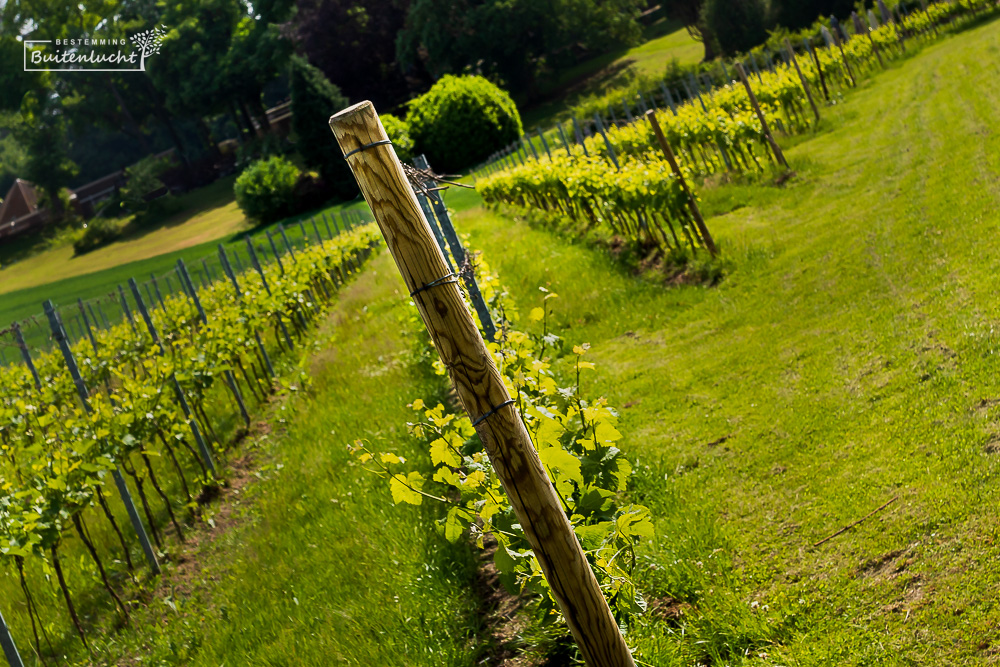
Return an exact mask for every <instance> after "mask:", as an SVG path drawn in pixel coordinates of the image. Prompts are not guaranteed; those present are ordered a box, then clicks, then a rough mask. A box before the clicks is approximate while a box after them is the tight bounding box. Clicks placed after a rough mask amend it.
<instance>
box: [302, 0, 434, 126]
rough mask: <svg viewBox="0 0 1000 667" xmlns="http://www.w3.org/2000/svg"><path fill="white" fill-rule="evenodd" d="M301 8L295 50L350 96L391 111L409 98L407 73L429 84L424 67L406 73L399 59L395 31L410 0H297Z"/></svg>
mask: <svg viewBox="0 0 1000 667" xmlns="http://www.w3.org/2000/svg"><path fill="white" fill-rule="evenodd" d="M296 6H297V10H298V11H297V12H296V13H295V16H294V18H293V19H292V21H291V22H290V24H289V27H290V29H291V32H292V39H293V41H294V42H295V45H296V48H297V49H298V51H299V53H301V54H303V55H304V56H305V57H306V59H307V60H308V61H309V62H310V63H312V64H313V65H315V66H316V67H318V68H319V69H320V70H322V72H323V74H325V75H326V77H327V78H328V79H329V80H330V81H331V82H332V83H333V84H334V85H336V86H337V87H338V88H340V89H341V90H343V91H344V93H345V94H346V95H347V96H348V97H350V98H351V99H368V100H371V101H372V102H373V103H374V104H375V107H376V108H378V109H390V108H392V107H395V106H396V105H398V104H400V103H401V102H404V101H405V100H406V99H407V98H408V97H409V93H410V89H411V88H412V87H413V86H411V85H410V83H409V82H408V76H410V77H411V78H413V79H415V80H414V81H413V83H416V84H419V85H421V87H426V86H427V85H429V83H430V82H429V80H428V79H427V77H426V76H424V75H423V72H422V71H420V70H419V68H410V70H409V71H404V69H403V68H402V67H401V66H400V64H399V63H397V62H396V35H397V34H398V33H399V31H400V30H402V29H403V21H404V19H405V18H406V15H407V12H408V10H409V8H410V0H360V1H358V0H354V1H348V0H298V2H297V3H296ZM412 75H416V76H412Z"/></svg>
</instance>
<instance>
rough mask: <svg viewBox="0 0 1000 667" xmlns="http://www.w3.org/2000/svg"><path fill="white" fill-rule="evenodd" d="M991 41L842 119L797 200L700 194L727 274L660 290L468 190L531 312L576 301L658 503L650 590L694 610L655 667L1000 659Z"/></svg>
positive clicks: (817, 146) (838, 112)
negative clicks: (545, 303) (546, 296)
mask: <svg viewBox="0 0 1000 667" xmlns="http://www.w3.org/2000/svg"><path fill="white" fill-rule="evenodd" d="M998 52H1000V23H997V22H992V23H989V24H987V25H984V26H981V27H978V28H975V29H972V30H969V31H967V32H964V33H962V34H960V35H958V36H957V37H954V38H952V39H949V40H946V41H944V42H942V43H939V44H937V45H934V46H931V47H929V48H927V49H926V50H925V51H924V52H922V53H921V54H919V55H917V56H915V57H913V58H912V59H910V60H907V61H904V62H902V63H899V64H896V65H893V66H892V67H891V68H890V70H889V71H888V72H886V73H885V74H882V75H879V76H878V77H876V78H875V79H874V80H871V81H869V82H867V83H865V84H863V88H862V89H861V90H860V91H858V92H856V93H853V94H851V95H849V96H848V97H847V99H846V100H845V103H844V104H842V105H838V106H835V107H828V108H826V109H825V110H824V114H825V117H826V121H825V124H826V127H825V128H824V131H823V132H822V133H821V134H819V135H817V136H815V137H813V138H811V139H809V140H806V141H800V142H796V144H795V145H794V146H793V147H791V148H790V149H789V150H787V151H786V153H787V155H788V157H789V159H790V160H791V163H792V167H793V169H795V170H796V171H797V172H798V174H799V175H798V178H796V179H795V180H793V181H792V182H790V183H789V184H787V185H786V186H785V187H784V188H776V187H774V186H761V187H760V189H759V191H755V189H753V188H748V187H746V186H740V187H736V188H726V187H723V188H720V189H719V191H717V192H710V193H707V194H706V199H707V200H708V202H707V203H708V206H707V207H706V208H707V209H708V210H709V212H712V211H715V212H718V213H721V212H723V211H729V212H728V213H725V214H723V215H715V216H714V217H710V218H709V220H708V224H709V226H710V228H711V229H712V230H713V233H714V234H715V236H716V238H717V239H720V240H721V243H722V244H723V247H724V251H725V253H726V254H727V255H728V257H729V259H730V260H731V261H732V266H733V268H732V270H731V274H730V275H729V276H728V277H727V278H726V279H725V281H724V282H723V283H722V284H721V285H720V286H718V287H717V288H711V289H706V288H702V287H681V288H669V289H665V288H664V287H663V286H661V285H659V284H657V282H656V280H655V279H654V278H651V277H648V276H647V277H637V276H634V275H629V274H627V273H626V272H625V271H624V270H623V269H622V268H621V267H620V266H619V265H617V264H616V263H614V262H613V261H612V260H611V259H610V258H609V257H607V256H604V255H603V254H602V253H601V252H599V251H595V250H594V249H592V248H590V247H587V246H585V245H582V244H573V243H572V242H571V241H569V240H568V239H566V238H564V237H562V236H560V235H557V234H554V233H552V232H549V231H547V230H545V229H540V228H534V227H532V226H530V225H528V224H525V223H524V222H520V221H512V220H511V219H509V218H507V217H504V216H501V215H498V214H496V213H492V212H488V211H483V210H482V209H480V208H476V207H475V196H474V195H472V194H470V193H464V192H463V193H458V194H455V195H452V197H453V198H452V200H451V201H452V205H454V206H456V207H458V208H464V209H465V210H464V211H463V212H462V213H461V214H460V215H459V217H458V219H457V224H458V225H459V226H460V228H462V229H463V230H467V231H469V232H470V235H471V245H472V246H474V247H478V248H482V249H483V250H484V251H485V252H486V257H487V258H488V261H489V263H490V265H491V266H492V267H494V268H496V269H498V270H499V272H500V274H501V276H502V277H503V280H504V282H505V283H506V284H507V285H508V286H509V287H510V289H511V292H512V295H513V297H514V298H515V300H516V301H517V302H518V304H519V305H520V307H521V308H522V309H523V308H526V307H529V306H533V305H537V304H538V302H539V293H538V290H537V288H538V286H539V285H544V286H546V287H547V288H548V289H550V290H553V291H556V292H558V293H559V295H560V299H559V300H558V304H557V306H558V307H557V316H556V317H557V321H558V322H560V324H561V327H562V329H563V332H564V335H565V336H566V337H567V338H568V339H569V340H570V342H572V343H580V342H589V343H591V344H592V345H593V348H592V350H591V353H590V357H591V359H592V360H593V361H595V362H596V363H597V365H598V372H597V373H596V374H595V375H593V376H592V379H591V382H593V383H594V391H596V392H598V393H603V394H606V395H607V396H608V398H609V399H610V400H611V402H612V404H613V405H616V406H618V407H619V408H621V410H622V431H623V433H626V434H627V437H628V443H627V445H626V446H627V448H628V452H629V454H630V455H631V456H633V457H634V458H635V459H637V460H638V463H639V468H640V470H641V471H642V479H641V480H640V481H639V482H638V483H637V484H636V488H635V489H634V493H635V494H636V496H637V498H638V499H639V500H641V501H642V502H644V503H647V504H649V505H650V506H651V507H652V508H653V510H654V512H655V513H656V514H657V516H658V517H659V525H658V528H659V538H658V540H657V544H656V545H655V547H653V548H652V549H651V550H649V551H647V554H646V559H647V560H646V563H647V565H648V566H649V569H648V571H647V572H646V574H645V575H644V577H643V579H644V580H645V581H646V582H647V585H648V587H649V589H650V591H651V592H652V594H653V596H654V597H667V596H669V597H672V598H676V599H677V600H680V601H682V602H683V603H685V604H686V605H687V606H686V607H684V609H685V613H684V614H683V615H682V616H681V617H680V620H679V621H677V622H673V623H668V622H665V621H653V622H652V625H651V626H650V627H648V628H645V629H640V630H638V631H637V633H636V639H635V641H637V643H638V645H639V649H640V654H639V655H640V657H641V658H642V659H643V660H644V661H645V662H647V663H649V664H653V665H668V664H696V663H697V664H706V663H710V664H785V665H790V664H795V665H816V664H838V665H841V664H856V665H874V664H880V665H914V664H927V665H938V664H949V665H959V664H969V665H972V664H984V663H985V662H987V661H988V660H989V659H990V656H991V655H992V653H991V649H990V646H992V645H994V644H996V643H997V642H998V641H1000V637H998V636H997V631H996V627H997V623H998V621H1000V609H998V606H997V604H996V602H995V600H996V591H997V590H998V588H1000V570H998V569H997V567H996V566H995V563H996V561H997V559H998V557H1000V547H998V545H997V532H998V530H997V525H996V522H995V520H994V518H993V517H994V514H995V507H996V506H997V503H998V501H1000V486H998V484H997V479H998V473H1000V461H998V458H997V457H998V455H997V454H994V453H991V452H993V451H994V449H995V448H993V447H991V446H989V443H991V442H992V441H993V440H994V439H995V438H997V437H998V436H1000V408H998V406H1000V400H998V397H1000V380H998V377H1000V376H998V374H997V372H996V370H997V366H998V359H997V356H996V351H997V349H998V334H997V333H996V329H997V325H998V321H1000V300H998V299H997V296H996V281H995V276H996V275H997V274H998V272H1000V252H998V250H997V248H996V243H995V242H994V239H995V237H996V234H997V231H998V218H997V214H996V211H997V210H998V206H1000V185H998V181H997V179H996V174H997V173H998V171H1000V136H998V133H997V132H996V130H997V121H996V114H995V111H994V110H995V108H996V106H997V104H998V103H1000V84H998V82H997V79H996V78H995V77H990V76H982V73H983V63H992V62H994V61H995V60H996V57H997V54H998ZM989 67H992V66H988V67H987V69H989ZM994 69H995V68H994ZM626 406H627V407H626ZM720 440H721V442H720ZM647 466H648V467H647ZM897 496H898V500H897V501H895V503H893V504H892V505H890V506H889V507H888V508H887V509H886V510H885V511H883V512H881V513H880V514H878V515H877V516H875V517H873V518H871V519H869V520H868V521H866V522H864V523H862V524H861V525H860V526H858V527H857V528H855V529H853V530H851V531H849V532H847V533H845V534H843V535H840V536H839V537H836V538H834V539H833V540H831V541H830V542H828V543H826V544H824V545H822V546H820V547H813V546H812V545H813V543H815V542H817V541H819V540H820V539H822V538H824V537H826V536H827V535H829V534H831V533H833V532H834V531H836V530H837V529H839V528H841V527H843V526H846V525H848V524H850V523H851V522H853V521H855V520H857V519H860V518H861V517H864V516H865V515H867V514H868V513H869V512H871V511H872V510H874V509H875V508H877V507H879V506H880V505H882V504H883V503H885V502H887V501H889V500H890V499H892V498H893V497H897ZM682 630H683V632H682ZM764 654H766V655H767V657H766V658H764V657H760V656H762V655H764Z"/></svg>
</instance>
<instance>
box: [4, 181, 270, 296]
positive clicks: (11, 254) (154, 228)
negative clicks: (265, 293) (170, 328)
mask: <svg viewBox="0 0 1000 667" xmlns="http://www.w3.org/2000/svg"><path fill="white" fill-rule="evenodd" d="M234 180H235V177H227V178H223V179H220V180H218V181H216V182H215V183H212V184H211V185H208V186H205V187H204V188H200V189H198V190H195V191H193V192H189V193H186V194H183V195H181V196H179V197H177V199H176V202H175V203H176V206H177V208H178V210H177V212H176V213H173V214H172V215H169V216H166V217H164V218H163V219H162V220H160V221H158V222H156V223H152V224H150V225H149V226H148V227H147V228H145V229H140V230H138V231H135V232H133V233H131V234H129V235H128V236H126V237H124V238H122V239H120V240H119V241H117V242H115V243H112V244H110V245H107V246H104V247H102V248H98V249H96V250H93V251H92V252H89V253H86V254H84V255H81V256H74V251H73V245H72V242H69V243H64V244H62V245H55V246H54V247H50V248H45V247H44V246H43V248H42V249H41V251H40V252H35V253H33V254H30V256H28V257H24V255H26V254H29V253H30V250H31V248H30V246H29V247H28V248H25V247H23V246H24V244H25V241H22V242H21V243H15V244H13V245H12V246H10V247H9V248H8V247H7V244H4V246H0V249H2V250H0V253H2V254H0V261H2V262H3V266H4V268H3V280H2V281H0V294H4V293H9V292H16V291H18V290H22V289H26V288H29V287H35V286H38V285H43V284H45V283H50V282H54V281H57V280H61V279H64V278H73V277H76V276H81V275H85V274H88V273H95V272H97V271H102V270H104V269H108V268H112V267H115V266H118V265H120V264H128V263H131V262H136V261H139V260H143V259H148V258H150V257H154V256H156V255H161V254H164V253H167V252H174V251H178V250H182V249H185V248H189V247H192V246H196V245H200V244H203V243H205V242H208V241H213V240H215V239H219V238H226V237H229V236H232V235H233V234H236V233H238V232H240V231H243V230H246V229H249V228H250V227H251V226H252V225H251V224H250V222H248V221H247V220H246V218H244V217H243V213H242V212H240V210H239V208H238V207H237V206H236V201H235V200H234V198H233V181H234ZM129 219H131V218H129ZM26 241H27V240H26ZM26 251H27V252H26ZM18 259H19V260H20V261H14V262H13V263H12V262H11V260H18Z"/></svg>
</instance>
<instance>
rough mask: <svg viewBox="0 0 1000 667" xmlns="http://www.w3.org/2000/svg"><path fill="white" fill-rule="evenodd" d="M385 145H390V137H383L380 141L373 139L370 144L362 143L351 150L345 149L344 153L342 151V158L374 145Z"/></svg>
mask: <svg viewBox="0 0 1000 667" xmlns="http://www.w3.org/2000/svg"><path fill="white" fill-rule="evenodd" d="M385 145H389V146H391V145H392V139H383V140H382V141H373V142H371V143H370V144H364V145H363V146H358V147H357V148H355V149H354V150H353V151H347V152H346V153H344V159H345V160H346V159H347V158H349V157H351V156H352V155H354V154H355V153H360V152H361V151H364V150H368V149H369V148H373V147H375V146H385Z"/></svg>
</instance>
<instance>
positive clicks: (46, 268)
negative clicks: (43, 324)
mask: <svg viewBox="0 0 1000 667" xmlns="http://www.w3.org/2000/svg"><path fill="white" fill-rule="evenodd" d="M214 187H215V186H214V185H213V186H209V188H214ZM206 189H207V188H206ZM199 192H200V191H199ZM228 192H229V199H230V200H231V199H232V187H231V184H230V187H229V189H228ZM194 194H198V193H192V195H194ZM216 194H217V193H216ZM205 196H206V197H212V196H214V195H213V194H212V193H208V194H207V195H205ZM231 206H233V207H235V204H231ZM229 207H230V204H225V205H223V206H221V207H218V206H215V207H210V208H209V209H208V210H201V211H200V212H199V213H197V214H195V215H194V216H192V217H190V218H188V219H186V221H181V220H179V219H178V221H177V223H176V225H175V226H171V225H169V224H166V225H164V226H163V227H160V228H159V229H157V230H154V231H150V232H148V233H146V234H144V235H143V236H141V237H140V238H134V239H126V240H123V241H119V242H116V243H113V244H111V245H108V246H105V247H103V248H100V249H98V250H95V251H94V252H93V253H88V254H87V255H84V256H83V257H82V258H70V259H66V260H60V259H59V257H61V256H62V255H68V256H69V257H71V256H72V253H73V248H72V246H68V247H63V248H57V249H53V250H48V251H45V252H43V253H41V254H38V255H34V256H32V257H30V258H28V259H25V260H23V261H21V262H18V263H17V264H14V265H12V266H10V267H8V268H7V269H5V270H4V272H3V274H0V275H2V278H0V322H13V321H15V320H23V319H24V318H27V317H31V316H35V315H39V314H40V313H41V312H42V303H43V302H44V301H45V300H46V299H51V300H52V301H53V302H54V303H55V304H56V305H67V304H72V303H75V302H76V300H77V299H78V298H82V299H84V300H87V299H89V298H92V297H100V296H104V295H106V294H108V293H109V292H113V291H115V290H116V289H117V288H116V286H117V285H120V284H125V283H127V282H128V279H129V278H132V277H134V278H135V279H136V280H137V281H139V282H143V281H146V280H149V276H150V274H156V275H161V274H164V273H166V272H169V271H171V270H173V268H174V266H175V264H176V263H177V260H178V259H179V258H180V259H183V260H184V261H185V262H186V263H187V264H189V265H191V268H192V269H193V270H194V271H195V274H196V275H195V281H197V280H198V277H197V276H198V274H199V273H200V271H201V269H200V268H199V267H200V266H201V262H200V260H201V258H203V257H208V258H209V263H210V265H211V266H212V271H213V272H215V274H216V275H222V274H221V270H220V269H219V266H220V263H219V259H218V249H217V248H218V244H219V243H225V244H227V246H229V247H232V248H236V249H238V250H239V252H240V253H241V255H243V256H244V258H245V256H246V245H245V242H244V241H243V237H244V236H245V235H246V234H247V233H251V234H254V235H256V234H258V233H259V232H261V231H263V230H264V229H265V227H259V228H250V227H248V226H245V225H237V226H236V227H233V226H231V225H230V226H226V225H222V226H220V227H218V228H216V227H211V229H212V230H214V231H213V232H211V233H210V232H209V231H202V232H201V233H200V235H198V234H197V233H196V232H197V230H198V229H201V228H202V227H203V226H204V224H203V223H204V221H205V220H211V219H216V218H217V217H219V216H222V215H223V213H222V212H221V211H224V210H228V209H229ZM342 210H359V211H365V212H366V211H367V210H368V208H367V206H366V205H365V204H364V202H363V201H355V202H349V203H347V204H338V205H335V206H330V207H328V208H325V209H322V210H319V211H311V212H310V213H307V214H304V215H299V216H294V217H292V218H289V219H288V220H286V221H284V224H285V226H286V227H287V234H288V236H289V240H290V241H291V242H292V243H293V244H294V243H300V242H301V240H302V233H301V231H300V230H299V227H298V225H297V224H296V223H297V222H298V220H299V219H305V220H306V221H307V222H306V233H307V234H308V235H310V237H311V235H312V234H313V230H312V226H311V225H310V224H309V223H308V217H309V216H311V215H315V216H319V215H321V214H322V213H330V214H333V213H339V212H340V211H342ZM237 214H239V211H238V210H237ZM239 215H240V216H241V219H242V214H239ZM338 224H339V218H338ZM319 228H320V232H321V234H323V235H324V236H325V235H326V227H325V226H324V225H323V224H322V223H319ZM181 230H187V231H188V232H190V233H192V234H195V236H192V237H191V241H192V242H195V243H194V244H191V245H187V246H185V245H183V243H180V242H178V243H176V244H175V246H176V249H171V248H174V246H172V245H171V243H172V240H173V241H176V240H177V239H179V238H182V236H179V235H180V234H181ZM214 232H219V234H218V235H217V236H214V238H212V237H213V233H214ZM206 237H207V238H210V239H211V240H201V239H203V238H206ZM159 240H162V243H160V241H159ZM279 243H280V241H279ZM140 244H142V245H143V247H145V248H146V250H144V251H143V253H140V254H139V255H138V256H139V257H141V258H139V259H136V258H135V257H136V255H134V254H133V253H132V251H133V250H135V248H136V247H137V246H138V245H140ZM157 250H159V254H157V252H156V251H157ZM146 252H148V253H151V254H150V255H149V256H145V253H146ZM97 254H99V256H98V258H97V259H96V260H95V262H96V263H94V264H87V265H75V264H73V262H75V261H77V260H86V261H90V260H88V259H87V258H89V257H90V256H91V255H97ZM63 261H65V262H68V263H69V264H70V265H72V266H71V267H70V268H68V269H67V268H66V265H65V264H64V263H63ZM87 266H89V267H91V268H93V272H91V273H85V272H84V273H74V271H76V270H79V271H81V272H82V271H85V270H86V267H87ZM21 271H25V272H27V273H28V274H30V277H31V280H32V281H37V282H38V284H32V285H31V286H30V287H22V288H20V289H16V290H15V289H11V290H9V291H6V292H5V290H7V288H8V287H9V284H8V282H7V280H8V277H10V278H11V279H12V280H14V281H15V282H16V284H25V283H27V282H29V279H28V278H26V277H24V276H22V275H21ZM67 274H69V275H67ZM46 278H48V279H46ZM175 289H177V285H176V283H175Z"/></svg>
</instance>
